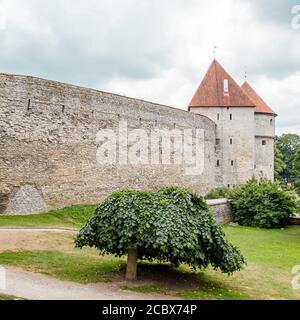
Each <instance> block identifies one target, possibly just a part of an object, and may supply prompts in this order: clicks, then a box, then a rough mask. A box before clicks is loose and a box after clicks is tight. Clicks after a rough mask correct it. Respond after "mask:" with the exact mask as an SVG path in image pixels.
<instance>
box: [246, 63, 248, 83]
mask: <svg viewBox="0 0 300 320" xmlns="http://www.w3.org/2000/svg"><path fill="white" fill-rule="evenodd" d="M247 78H248V72H247V67H245V81H246V82H247Z"/></svg>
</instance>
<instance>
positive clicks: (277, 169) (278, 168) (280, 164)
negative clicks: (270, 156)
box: [274, 146, 286, 182]
mask: <svg viewBox="0 0 300 320" xmlns="http://www.w3.org/2000/svg"><path fill="white" fill-rule="evenodd" d="M285 169H286V164H285V162H284V160H283V155H282V153H281V151H280V150H279V148H278V147H277V146H275V149H274V178H275V180H276V181H281V182H283V178H282V176H283V173H284V170H285Z"/></svg>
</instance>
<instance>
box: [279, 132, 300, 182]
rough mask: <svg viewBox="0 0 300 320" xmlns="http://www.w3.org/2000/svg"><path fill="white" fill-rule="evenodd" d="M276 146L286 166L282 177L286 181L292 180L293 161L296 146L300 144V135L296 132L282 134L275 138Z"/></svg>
mask: <svg viewBox="0 0 300 320" xmlns="http://www.w3.org/2000/svg"><path fill="white" fill-rule="evenodd" d="M276 146H277V147H278V149H279V150H280V152H281V153H282V155H283V159H284V162H285V164H286V168H285V169H284V171H283V173H282V177H283V178H284V179H285V180H286V181H287V182H293V181H294V179H293V163H294V159H295V154H296V150H297V148H298V147H299V146H300V136H299V135H298V134H292V133H289V134H283V135H281V136H280V137H277V138H276Z"/></svg>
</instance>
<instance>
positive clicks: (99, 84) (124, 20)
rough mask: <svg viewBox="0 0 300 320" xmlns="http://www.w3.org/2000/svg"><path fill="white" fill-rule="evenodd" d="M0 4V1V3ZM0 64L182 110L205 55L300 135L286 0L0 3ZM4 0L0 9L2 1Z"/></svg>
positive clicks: (297, 65)
mask: <svg viewBox="0 0 300 320" xmlns="http://www.w3.org/2000/svg"><path fill="white" fill-rule="evenodd" d="M0 1H1V0H0ZM1 4H2V8H5V14H6V17H5V22H6V23H5V27H6V28H5V29H3V30H1V29H0V41H1V51H0V70H1V71H4V72H13V73H24V74H30V75H36V76H40V77H44V78H51V79H54V80H58V81H65V82H70V83H75V84H79V85H83V86H88V87H95V88H98V89H102V90H108V91H112V92H115V93H119V94H126V95H127V96H133V97H138V98H141V99H145V100H151V101H155V102H158V103H163V104H169V105H172V106H178V107H180V108H183V109H185V108H186V106H187V104H188V103H189V101H190V99H191V97H192V95H193V93H194V91H195V90H196V88H197V86H198V84H199V82H200V81H201V79H202V78H203V76H204V74H205V72H206V69H207V68H208V66H209V64H210V62H211V60H212V58H213V46H214V44H216V45H217V46H218V50H217V58H218V60H219V61H220V63H221V64H223V65H224V67H225V68H226V69H227V71H229V72H230V73H231V74H232V76H233V77H234V78H235V79H236V80H237V81H238V82H239V83H242V81H243V74H244V71H245V70H246V69H247V71H248V74H249V82H250V83H251V84H252V85H253V87H254V88H255V89H256V90H257V91H258V92H259V93H261V95H262V97H263V98H265V100H266V101H267V102H268V103H269V104H270V106H271V107H272V108H274V109H275V110H276V111H277V112H278V114H279V117H278V132H284V131H285V132H292V131H297V132H299V133H300V130H299V127H298V125H297V123H300V121H299V120H300V119H299V118H300V113H299V112H298V108H299V107H300V106H299V104H300V95H299V89H298V88H297V83H299V80H300V79H299V72H300V59H299V58H298V57H299V56H300V41H299V40H300V30H299V31H295V30H292V28H291V23H290V22H291V19H292V16H291V6H292V5H293V4H294V1H293V0H289V1H285V2H283V1H278V0H273V1H266V0H265V1H261V0H256V1H250V0H245V1H240V0H223V1H218V0H209V1H198V0H189V1H185V0H173V1H162V0H152V1H147V0H77V1H73V0H64V1H63V0H53V1H51V2H45V1H41V0H27V1H22V0H9V1H8V0H2V2H1ZM3 6H4V7H3Z"/></svg>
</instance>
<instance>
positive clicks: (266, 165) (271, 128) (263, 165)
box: [255, 113, 275, 181]
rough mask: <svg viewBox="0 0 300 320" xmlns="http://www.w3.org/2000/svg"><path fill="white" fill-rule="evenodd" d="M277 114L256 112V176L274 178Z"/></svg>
mask: <svg viewBox="0 0 300 320" xmlns="http://www.w3.org/2000/svg"><path fill="white" fill-rule="evenodd" d="M274 138H275V116H273V115H269V114H260V113H256V114H255V176H257V177H259V176H260V175H261V174H263V175H264V176H265V177H267V178H268V179H270V180H272V181H273V180H274Z"/></svg>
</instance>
